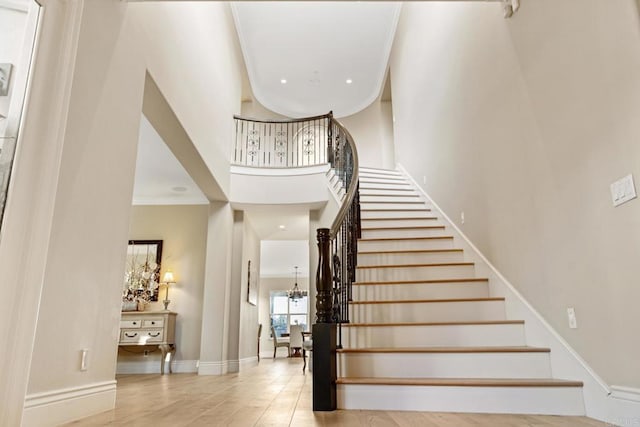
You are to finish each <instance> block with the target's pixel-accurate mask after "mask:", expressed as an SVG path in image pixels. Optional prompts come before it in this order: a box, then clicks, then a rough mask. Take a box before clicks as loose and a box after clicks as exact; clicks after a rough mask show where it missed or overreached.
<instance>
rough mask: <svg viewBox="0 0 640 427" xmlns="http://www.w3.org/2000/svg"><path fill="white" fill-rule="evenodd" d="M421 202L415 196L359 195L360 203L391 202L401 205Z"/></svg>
mask: <svg viewBox="0 0 640 427" xmlns="http://www.w3.org/2000/svg"><path fill="white" fill-rule="evenodd" d="M419 201H421V199H420V197H418V196H417V195H411V194H408V195H394V196H380V195H375V196H374V195H367V194H362V193H361V194H360V203H372V202H378V203H380V202H393V203H403V202H408V203H412V202H419Z"/></svg>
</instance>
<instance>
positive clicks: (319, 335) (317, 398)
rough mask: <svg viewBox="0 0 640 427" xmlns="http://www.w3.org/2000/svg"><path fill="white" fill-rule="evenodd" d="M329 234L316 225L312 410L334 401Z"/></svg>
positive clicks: (330, 407)
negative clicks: (316, 250) (317, 255)
mask: <svg viewBox="0 0 640 427" xmlns="http://www.w3.org/2000/svg"><path fill="white" fill-rule="evenodd" d="M330 245H331V234H330V232H329V229H328V228H319V229H318V253H319V255H320V257H319V259H318V271H317V273H316V290H317V292H318V294H317V297H316V323H315V324H314V325H313V329H312V335H313V410H314V411H333V410H335V409H336V408H337V404H336V378H337V370H336V324H335V323H332V322H333V319H332V311H333V301H332V299H333V298H332V295H331V288H332V286H333V281H332V277H331V251H330Z"/></svg>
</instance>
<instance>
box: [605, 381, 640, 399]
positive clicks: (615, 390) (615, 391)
mask: <svg viewBox="0 0 640 427" xmlns="http://www.w3.org/2000/svg"><path fill="white" fill-rule="evenodd" d="M611 397H612V398H613V399H622V400H630V401H631V402H636V403H640V388H632V387H623V386H619V385H612V386H611Z"/></svg>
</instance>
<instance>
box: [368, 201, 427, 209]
mask: <svg viewBox="0 0 640 427" xmlns="http://www.w3.org/2000/svg"><path fill="white" fill-rule="evenodd" d="M413 201H414V202H415V201H416V200H413ZM360 207H361V208H362V209H365V210H367V209H400V210H402V209H406V210H410V211H422V210H424V209H425V208H428V207H430V206H427V205H426V204H425V203H424V202H420V203H409V202H404V203H376V202H364V203H363V202H360Z"/></svg>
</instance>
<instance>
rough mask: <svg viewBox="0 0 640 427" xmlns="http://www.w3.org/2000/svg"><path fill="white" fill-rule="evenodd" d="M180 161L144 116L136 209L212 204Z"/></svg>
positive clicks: (137, 167) (139, 140)
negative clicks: (141, 206) (157, 206)
mask: <svg viewBox="0 0 640 427" xmlns="http://www.w3.org/2000/svg"><path fill="white" fill-rule="evenodd" d="M208 203H209V200H208V199H207V198H206V197H205V195H204V194H203V193H202V191H200V189H199V188H198V186H197V185H196V183H195V182H194V181H193V179H191V177H190V176H189V174H188V173H187V171H186V170H185V169H184V167H182V165H181V164H180V162H179V161H178V159H176V157H175V156H174V155H173V153H172V152H171V150H169V147H167V144H165V142H164V141H163V140H162V138H161V137H160V135H158V132H156V130H155V129H154V128H153V126H151V123H149V120H147V118H146V117H145V116H144V115H143V116H142V119H141V120H140V133H139V136H138V157H137V159H136V177H135V183H134V186H133V204H134V205H163V204H164V205H187V204H208Z"/></svg>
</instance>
